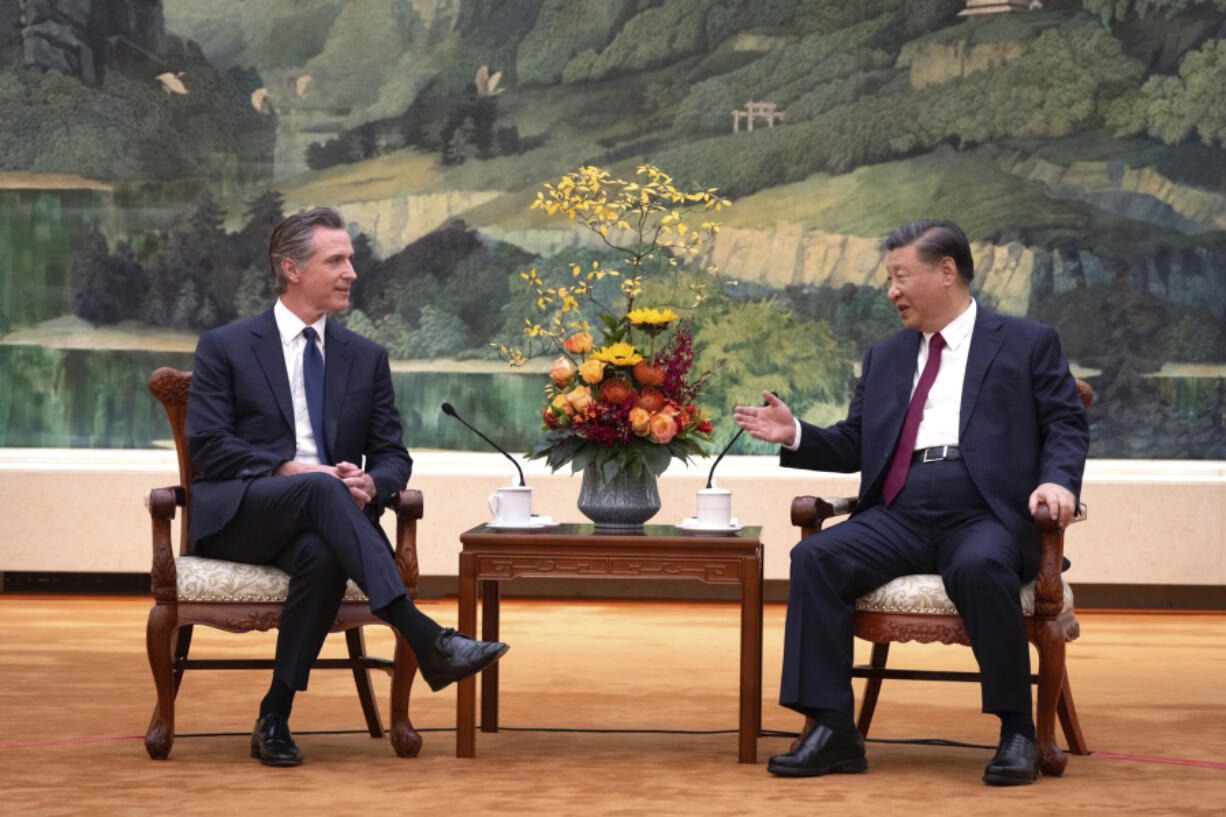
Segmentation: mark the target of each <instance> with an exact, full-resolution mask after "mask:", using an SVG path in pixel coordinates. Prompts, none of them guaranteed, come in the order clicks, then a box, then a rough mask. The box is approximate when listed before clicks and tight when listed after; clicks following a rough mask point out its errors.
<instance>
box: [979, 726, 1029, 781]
mask: <svg viewBox="0 0 1226 817" xmlns="http://www.w3.org/2000/svg"><path fill="white" fill-rule="evenodd" d="M1038 776H1039V747H1038V746H1037V745H1035V742H1034V741H1033V740H1031V739H1030V738H1028V737H1026V736H1025V735H1019V734H1017V733H1013V734H1011V735H1005V736H1003V737H1002V738H1001V739H1000V745H998V746H997V747H996V754H995V755H993V756H992V760H991V761H989V762H988V766H987V768H986V769H984V770H983V782H984V783H987V784H989V785H992V786H1025V785H1027V784H1029V783H1033V782H1034V780H1035V778H1036V777H1038Z"/></svg>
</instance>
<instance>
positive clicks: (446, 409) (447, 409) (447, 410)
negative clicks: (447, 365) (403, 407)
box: [442, 403, 722, 485]
mask: <svg viewBox="0 0 1226 817" xmlns="http://www.w3.org/2000/svg"><path fill="white" fill-rule="evenodd" d="M442 409H443V414H449V415H451V416H452V417H454V418H456V419H457V420H459V421H460V422H461V423H463V424H464V425H465V426H467V428H468V430H469V431H471V432H472V433H474V434H476V435H477V436H478V437H480V438H481V439H483V440H485V441H486V442H487V443H489V444H490V445H492V446H494V448H495V449H496V450H497V451H498V452H499V453H500V454H502V456H504V457H506V458H507V459H509V460H510V461H511V464H512V465H514V466H515V470H516V471H518V472H519V484H520V485H527V484H528V483H526V482H524V469H522V468H520V467H519V463H518V462H516V461H515V458H514V457H512V456H511V455H510V454H508V453H507V452H506V451H505V450H503V448H502V446H500V445H499V444H498V443H496V442H494V441H493V440H491V439H490V438H489V437H487V436H485V435H484V434H482V433H481V432H480V431H478V430H477V429H475V428H473V427H472V426H471V425H469V423H468V421H467V420H465V419H464V418H463V417H461V416H460V415H459V414H456V410H455V406H453V405H451V404H450V403H443V405H442ZM721 456H722V455H721Z"/></svg>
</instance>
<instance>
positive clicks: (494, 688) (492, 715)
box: [481, 581, 499, 732]
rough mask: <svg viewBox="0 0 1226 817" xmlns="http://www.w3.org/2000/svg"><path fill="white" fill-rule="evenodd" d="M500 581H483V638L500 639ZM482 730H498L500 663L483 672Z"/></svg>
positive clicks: (487, 639)
mask: <svg viewBox="0 0 1226 817" xmlns="http://www.w3.org/2000/svg"><path fill="white" fill-rule="evenodd" d="M498 613H499V604H498V582H496V581H483V582H481V640H482V641H497V640H498ZM481 731H482V732H497V731H498V663H497V662H495V663H494V664H493V665H491V666H490V667H487V668H486V669H485V670H484V671H483V672H482V673H481Z"/></svg>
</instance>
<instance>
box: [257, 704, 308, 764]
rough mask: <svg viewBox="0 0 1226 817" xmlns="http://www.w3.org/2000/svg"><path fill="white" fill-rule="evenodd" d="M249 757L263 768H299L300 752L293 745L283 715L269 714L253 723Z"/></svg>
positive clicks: (292, 738) (291, 736)
mask: <svg viewBox="0 0 1226 817" xmlns="http://www.w3.org/2000/svg"><path fill="white" fill-rule="evenodd" d="M251 756H252V757H258V758H259V759H260V762H261V763H263V764H264V765H265V766H300V765H301V764H302V752H299V751H298V747H297V746H295V745H294V736H293V735H291V734H290V733H289V723H288V722H287V721H286V720H285V717H284V716H283V715H280V714H278V713H276V712H269V713H268V714H267V715H265V716H264V717H262V718H260V719H259V720H258V721H256V722H255V729H254V730H252V732H251Z"/></svg>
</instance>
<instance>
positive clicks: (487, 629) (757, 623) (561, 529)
mask: <svg viewBox="0 0 1226 817" xmlns="http://www.w3.org/2000/svg"><path fill="white" fill-rule="evenodd" d="M761 531H762V529H761V528H757V527H753V528H748V527H747V528H743V529H742V530H740V531H739V532H737V534H735V535H732V536H709V535H686V534H683V533H680V532H679V531H678V530H677V529H676V528H674V527H673V526H672V525H647V526H646V527H645V528H644V531H643V533H641V534H637V533H636V534H603V533H602V534H596V533H594V532H593V528H592V526H591V525H558V526H557V527H553V528H548V529H545V530H542V531H528V532H496V531H492V530H490V529H489V528H487V527H486V526H485V525H478V526H477V527H475V528H473V529H472V530H469V531H466V532H465V533H462V534H461V535H460V543H461V544H462V545H463V550H462V551H461V553H460V630H461V631H462V632H466V633H469V634H470V635H471V634H474V633H475V630H476V625H477V591H478V588H479V589H480V592H481V611H482V615H481V639H482V640H484V641H497V640H498V617H499V611H498V602H499V598H498V596H499V594H498V589H499V588H498V583H499V582H502V581H508V580H510V579H515V578H519V577H521V576H531V577H535V578H565V579H576V578H592V579H600V578H618V579H624V578H640V579H677V578H687V577H688V578H692V579H697V580H698V581H701V582H707V583H709V584H739V585H740V587H741V668H740V688H741V703H740V739H739V751H738V756H739V759H740V762H741V763H756V762H757V759H758V736H759V735H760V734H761V733H762V543H761V541H760V540H759V537H760V535H761ZM458 687H459V689H458V693H459V699H458V701H457V704H456V757H474V756H476V753H477V749H476V734H475V730H476V720H475V717H476V692H477V686H476V679H475V678H466V679H464V680H463V681H460V682H459V685H458ZM481 731H482V732H497V731H498V665H497V664H494V665H493V666H492V667H490V668H489V669H487V670H485V672H483V673H481Z"/></svg>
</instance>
